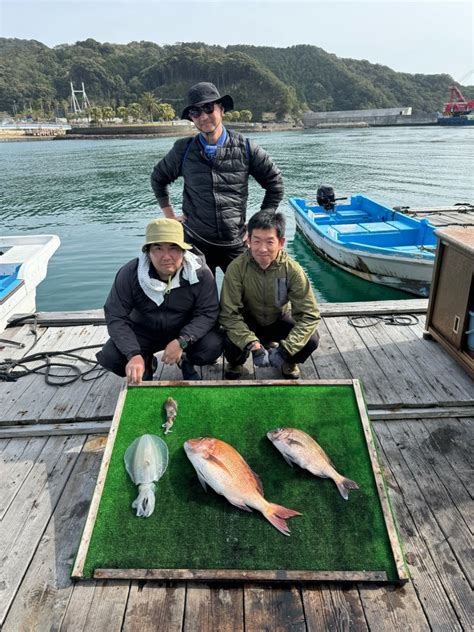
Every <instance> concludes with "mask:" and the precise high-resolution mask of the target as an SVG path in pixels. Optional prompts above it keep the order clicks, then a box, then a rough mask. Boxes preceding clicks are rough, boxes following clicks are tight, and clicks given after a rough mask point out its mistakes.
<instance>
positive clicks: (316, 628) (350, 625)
mask: <svg viewBox="0 0 474 632" xmlns="http://www.w3.org/2000/svg"><path fill="white" fill-rule="evenodd" d="M301 593H302V596H303V604H304V613H305V619H306V628H307V630H308V632H320V631H321V630H344V631H346V632H366V631H367V630H368V627H367V623H366V621H365V617H364V611H363V609H362V604H361V601H360V597H359V593H358V591H357V588H356V587H347V588H346V587H339V586H338V585H333V586H329V585H328V584H321V585H320V586H308V587H303V588H302V590H301Z"/></svg>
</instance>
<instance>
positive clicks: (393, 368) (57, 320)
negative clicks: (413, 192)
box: [0, 299, 474, 632]
mask: <svg viewBox="0 0 474 632" xmlns="http://www.w3.org/2000/svg"><path fill="white" fill-rule="evenodd" d="M427 303H428V301H427V300H425V299H413V300H408V301H393V302H392V301H384V302H379V303H354V304H322V305H321V312H322V321H321V324H320V329H319V331H320V335H321V341H320V347H319V348H318V350H317V351H316V352H315V353H314V354H313V355H312V356H311V357H310V358H308V360H307V361H306V362H305V364H304V365H302V376H301V377H302V379H325V380H327V379H347V378H349V379H359V380H360V381H361V383H362V385H363V389H364V393H365V398H366V403H367V407H368V412H369V416H370V418H371V420H372V424H373V428H374V432H375V435H376V439H377V444H378V450H379V455H380V460H381V464H382V467H383V471H384V475H385V479H386V483H387V485H388V488H389V491H390V497H391V502H392V505H393V510H394V513H395V516H396V519H397V521H398V526H399V530H400V535H401V539H402V542H403V546H404V552H405V556H406V562H407V567H408V569H409V572H410V574H411V579H410V580H409V581H408V582H407V583H405V584H403V585H394V584H370V585H369V584H364V583H360V582H354V583H352V584H341V583H329V582H322V583H308V582H298V583H295V582H282V583H273V584H270V583H264V582H259V583H254V582H239V581H237V582H235V583H232V584H229V582H227V583H225V584H220V583H219V582H215V583H211V584H209V583H201V582H197V581H193V580H182V581H173V582H163V581H135V580H133V581H130V580H114V581H104V580H89V581H80V582H76V583H74V582H73V581H72V580H71V579H70V573H71V567H72V564H73V560H74V556H75V554H76V551H77V548H78V544H79V541H80V537H81V532H82V529H83V526H84V523H85V520H86V515H87V511H88V506H89V503H90V501H91V498H92V494H93V490H94V487H95V483H96V478H97V474H98V471H99V467H100V463H101V459H102V456H103V450H104V446H105V442H106V438H107V431H108V428H109V424H110V421H111V418H112V415H113V412H114V409H115V405H116V401H117V397H118V394H119V391H120V389H121V386H122V382H123V380H122V379H121V378H118V377H117V376H115V375H112V374H110V373H106V374H104V375H103V376H102V377H100V378H99V379H97V380H91V381H84V380H81V379H78V380H76V381H71V380H73V379H74V378H75V377H76V376H77V373H75V371H74V369H76V370H77V369H78V368H79V369H81V370H87V369H88V368H89V366H90V365H88V364H86V363H84V362H82V361H81V360H79V359H77V358H68V359H67V360H65V362H67V363H68V364H70V365H71V367H70V368H69V369H64V373H63V375H64V377H62V378H60V379H59V381H62V382H64V383H65V384H66V382H68V381H69V383H68V384H66V385H64V386H59V385H58V384H57V379H58V378H56V383H55V384H47V383H46V382H45V376H44V375H43V374H39V373H31V374H30V375H28V376H25V377H22V378H20V379H18V380H17V381H3V382H0V473H1V475H0V490H1V493H0V548H1V556H0V559H1V560H2V563H1V566H0V597H1V598H0V627H1V628H2V631H3V632H18V631H19V630H25V631H26V630H35V632H36V631H43V630H44V631H46V630H48V631H49V630H64V631H67V632H71V631H74V630H91V629H97V630H105V629H106V630H108V631H110V632H113V631H115V630H117V631H118V630H127V631H130V630H140V632H141V631H143V630H166V631H167V632H170V631H175V630H176V631H182V630H184V631H189V632H191V631H192V632H195V631H200V630H206V631H208V630H216V631H217V630H218V631H219V632H226V631H228V632H238V631H242V632H243V631H244V630H245V631H246V632H254V631H255V632H257V631H259V632H260V631H261V630H272V631H276V632H284V631H285V632H286V631H287V630H293V631H297V632H304V631H308V630H356V631H373V632H385V631H386V632H394V631H403V632H405V631H407V630H410V631H425V630H426V631H431V630H450V631H451V630H460V631H463V630H466V631H467V630H471V629H472V620H473V601H472V584H473V576H474V563H473V557H472V525H473V524H474V520H473V517H474V516H473V513H474V512H473V504H472V493H473V489H472V480H473V479H472V467H473V454H474V449H473V448H474V445H473V443H474V442H473V436H474V432H473V428H474V425H473V421H474V383H473V381H472V380H471V379H470V378H469V376H468V375H467V374H466V373H465V372H464V371H463V369H462V368H461V367H460V366H459V365H458V364H457V363H456V362H455V361H454V360H453V359H452V358H451V357H450V356H449V355H448V354H446V352H445V351H444V350H443V348H442V347H441V346H440V345H439V344H437V343H436V342H434V341H428V340H423V331H424V325H425V323H424V320H425V313H426V309H427ZM401 316H404V317H407V316H410V318H409V319H407V318H399V317H401ZM354 325H367V326H364V327H360V326H354ZM2 338H4V339H6V342H3V343H2V348H0V364H2V363H4V364H3V366H5V364H6V363H7V361H8V359H9V358H10V359H17V360H18V361H21V359H22V358H24V357H25V356H29V355H31V354H33V353H39V352H50V353H51V352H54V351H64V350H70V349H75V348H77V347H88V346H89V345H96V344H102V343H103V342H104V341H105V340H106V339H107V332H106V328H105V324H104V319H103V313H102V311H101V310H94V311H90V312H70V313H39V314H37V315H36V316H35V317H32V318H30V319H28V320H24V321H22V322H20V323H17V324H16V325H15V326H13V327H10V328H8V329H6V330H5V331H4V332H2ZM9 343H10V344H9ZM19 345H24V346H23V347H21V346H19ZM95 351H96V349H92V348H89V349H85V350H84V351H82V352H80V353H81V355H82V356H84V357H88V358H91V359H92V358H93V357H94V353H95ZM158 357H159V354H158ZM41 363H42V361H41V360H37V361H36V362H32V363H28V365H27V366H28V367H30V368H32V367H34V366H35V365H39V364H41ZM246 368H247V370H248V375H247V376H246V379H259V380H269V381H270V382H272V381H274V383H275V384H277V383H278V382H279V380H280V379H281V376H280V374H279V372H278V371H277V370H276V369H272V368H266V369H259V368H256V367H254V366H253V364H252V363H251V361H250V360H249V361H248V362H247V365H246ZM223 373H224V363H223V359H222V358H221V359H220V360H219V361H218V362H217V363H216V364H215V365H212V366H206V367H202V370H201V374H202V378H203V379H204V380H211V381H214V380H222V379H223ZM154 379H155V380H180V379H181V372H180V371H179V369H178V368H177V367H173V366H168V365H163V364H162V363H161V362H160V363H159V365H158V369H157V372H156V374H155V376H154ZM288 421H289V423H290V422H291V420H288ZM229 423H232V420H229ZM314 502H317V495H316V494H315V497H314ZM160 544H163V543H160ZM282 545H284V542H283V543H282ZM2 626H3V627H2Z"/></svg>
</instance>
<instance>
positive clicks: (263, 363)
mask: <svg viewBox="0 0 474 632" xmlns="http://www.w3.org/2000/svg"><path fill="white" fill-rule="evenodd" d="M252 355H253V363H254V364H255V366H258V367H260V368H263V367H267V366H270V362H269V360H268V351H267V350H266V349H265V348H264V347H260V348H259V349H255V351H252Z"/></svg>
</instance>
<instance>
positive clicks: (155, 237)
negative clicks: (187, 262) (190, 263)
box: [142, 219, 192, 252]
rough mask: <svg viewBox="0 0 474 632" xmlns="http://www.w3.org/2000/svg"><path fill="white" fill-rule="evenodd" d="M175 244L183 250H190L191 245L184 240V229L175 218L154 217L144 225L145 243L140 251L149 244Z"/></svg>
mask: <svg viewBox="0 0 474 632" xmlns="http://www.w3.org/2000/svg"><path fill="white" fill-rule="evenodd" d="M159 243H169V244H176V245H177V246H179V247H180V248H182V249H183V250H191V249H192V246H191V245H190V244H187V243H186V242H185V241H184V230H183V225H182V224H181V222H178V221H177V220H176V219H154V220H153V221H151V222H150V223H149V224H148V226H147V227H146V237H145V243H144V244H143V246H142V251H143V252H145V251H146V247H147V246H149V245H150V244H159Z"/></svg>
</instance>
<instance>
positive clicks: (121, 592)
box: [60, 580, 130, 632]
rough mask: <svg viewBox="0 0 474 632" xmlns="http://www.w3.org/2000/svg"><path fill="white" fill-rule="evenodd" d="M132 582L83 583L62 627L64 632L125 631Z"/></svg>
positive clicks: (75, 592) (74, 596)
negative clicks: (123, 628) (124, 622)
mask: <svg viewBox="0 0 474 632" xmlns="http://www.w3.org/2000/svg"><path fill="white" fill-rule="evenodd" d="M129 590H130V582H124V581H120V582H117V581H113V580H112V581H105V582H80V583H77V584H75V586H74V592H73V594H72V597H71V600H70V602H69V604H68V608H67V610H66V613H65V616H64V619H63V621H62V623H61V628H60V629H61V630H62V631H63V632H104V630H107V632H115V631H117V632H119V631H121V630H122V625H123V620H124V616H125V609H126V606H127V599H128V594H129Z"/></svg>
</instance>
